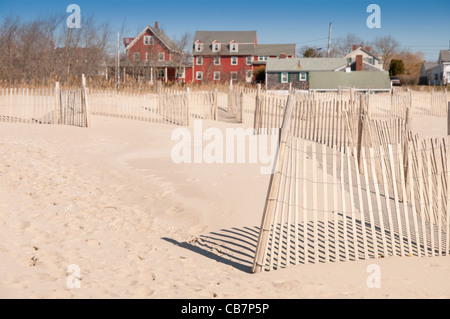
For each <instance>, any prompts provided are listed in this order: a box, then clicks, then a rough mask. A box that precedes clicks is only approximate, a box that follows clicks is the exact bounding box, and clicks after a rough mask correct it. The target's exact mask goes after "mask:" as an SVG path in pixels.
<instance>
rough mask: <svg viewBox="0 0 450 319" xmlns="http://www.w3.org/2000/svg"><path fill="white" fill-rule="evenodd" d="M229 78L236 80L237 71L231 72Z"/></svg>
mask: <svg viewBox="0 0 450 319" xmlns="http://www.w3.org/2000/svg"><path fill="white" fill-rule="evenodd" d="M231 79H232V80H237V72H231Z"/></svg>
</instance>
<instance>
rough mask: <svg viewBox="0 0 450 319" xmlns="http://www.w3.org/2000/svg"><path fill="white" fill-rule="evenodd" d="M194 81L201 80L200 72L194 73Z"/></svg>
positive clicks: (201, 74) (201, 73)
mask: <svg viewBox="0 0 450 319" xmlns="http://www.w3.org/2000/svg"><path fill="white" fill-rule="evenodd" d="M195 79H196V80H198V81H201V80H203V72H202V71H197V72H195Z"/></svg>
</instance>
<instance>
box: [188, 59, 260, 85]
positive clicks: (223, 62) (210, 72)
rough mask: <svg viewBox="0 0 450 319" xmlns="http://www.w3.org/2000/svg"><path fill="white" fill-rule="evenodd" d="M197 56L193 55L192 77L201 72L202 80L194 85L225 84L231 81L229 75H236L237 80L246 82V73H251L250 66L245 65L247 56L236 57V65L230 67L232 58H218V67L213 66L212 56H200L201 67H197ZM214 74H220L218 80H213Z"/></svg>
mask: <svg viewBox="0 0 450 319" xmlns="http://www.w3.org/2000/svg"><path fill="white" fill-rule="evenodd" d="M197 57H198V56H197V55H194V77H195V75H196V74H197V72H199V71H200V72H203V79H202V80H197V79H196V77H195V79H194V81H195V82H196V83H199V82H204V81H214V82H225V81H229V80H230V79H231V73H232V72H236V73H237V80H238V81H240V82H243V81H245V80H246V72H247V71H253V68H252V66H251V65H247V56H236V57H237V60H238V61H237V62H238V63H237V65H231V58H232V56H220V65H215V64H214V58H215V57H214V56H202V57H203V63H202V65H197ZM214 72H220V80H219V81H217V80H214Z"/></svg>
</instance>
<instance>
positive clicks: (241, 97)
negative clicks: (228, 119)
mask: <svg viewBox="0 0 450 319" xmlns="http://www.w3.org/2000/svg"><path fill="white" fill-rule="evenodd" d="M239 105H240V108H239V110H238V112H239V123H244V92H241V94H239Z"/></svg>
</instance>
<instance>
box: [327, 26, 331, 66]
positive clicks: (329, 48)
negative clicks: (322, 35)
mask: <svg viewBox="0 0 450 319" xmlns="http://www.w3.org/2000/svg"><path fill="white" fill-rule="evenodd" d="M330 50H331V22H330V30H329V31H328V51H327V55H328V57H330Z"/></svg>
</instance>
